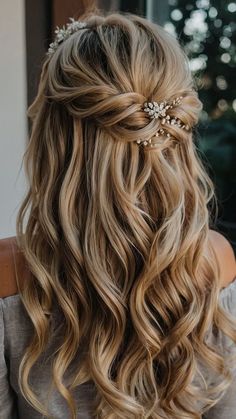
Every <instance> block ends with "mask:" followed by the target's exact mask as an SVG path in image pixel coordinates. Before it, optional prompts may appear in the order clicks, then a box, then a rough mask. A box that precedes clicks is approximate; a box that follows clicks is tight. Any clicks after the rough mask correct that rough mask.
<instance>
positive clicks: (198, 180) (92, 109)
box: [17, 13, 236, 419]
mask: <svg viewBox="0 0 236 419" xmlns="http://www.w3.org/2000/svg"><path fill="white" fill-rule="evenodd" d="M86 19H87V22H88V28H85V29H81V30H80V31H78V32H76V33H75V34H73V35H72V36H70V37H69V38H68V39H67V40H66V41H64V42H63V43H62V44H61V45H60V46H59V47H58V49H57V50H56V51H55V53H54V54H53V55H52V56H51V57H46V59H45V62H44V64H43V68H42V73H41V79H40V84H39V88H38V94H37V96H36V98H35V100H34V102H33V104H32V105H31V106H30V108H29V111H28V114H29V117H30V118H31V119H32V122H33V124H32V130H31V137H30V141H29V144H28V145H27V148H26V151H25V155H24V161H25V168H26V173H27V177H28V180H29V189H28V192H27V194H26V197H25V199H24V201H23V202H22V204H21V207H20V209H19V212H18V216H17V240H18V244H19V246H20V248H21V249H22V251H23V254H24V256H25V258H26V260H27V262H28V265H29V267H30V271H31V273H32V275H31V277H30V280H29V281H27V283H24V286H22V285H21V284H20V283H19V284H18V286H19V290H20V294H21V298H22V301H23V303H24V305H25V308H26V310H27V312H28V314H29V317H30V319H31V321H32V324H33V326H34V336H33V337H32V341H31V342H30V343H29V346H28V347H27V350H26V352H25V354H24V356H23V358H22V360H21V365H20V371H19V381H20V386H21V391H22V393H23V395H24V396H25V398H26V399H27V400H28V402H29V403H30V404H32V406H33V407H34V408H35V409H36V410H38V411H39V412H41V413H42V414H44V415H45V416H46V417H50V415H49V413H48V412H47V410H46V409H45V407H44V406H43V405H42V404H41V403H40V401H39V400H38V398H37V396H36V393H35V392H34V391H33V389H32V387H31V386H30V383H29V376H30V371H31V369H32V368H33V366H34V364H35V362H36V360H37V359H38V358H39V356H40V355H41V354H42V353H43V351H44V350H45V348H46V346H47V343H48V342H49V341H50V325H51V323H50V318H51V317H50V314H51V313H52V310H53V307H54V306H55V305H57V307H58V308H59V310H60V312H61V314H62V319H63V320H62V323H61V328H60V330H59V332H60V335H58V338H59V342H58V346H57V350H56V351H55V353H54V354H53V355H54V356H53V364H52V379H53V380H52V381H53V383H54V384H55V386H56V388H57V389H58V390H59V392H60V393H61V395H62V396H63V397H64V398H65V400H66V401H67V403H68V406H69V408H70V412H71V418H72V419H75V418H76V417H77V416H76V409H77V407H76V405H75V403H74V399H73V395H72V391H73V390H74V389H76V387H77V386H78V385H80V384H82V383H84V382H87V381H90V380H91V381H92V382H93V383H94V385H95V387H96V391H97V398H96V408H95V412H94V414H96V415H98V417H100V418H107V419H108V418H109V419H112V418H123V419H124V418H127V419H128V418H129V419H131V418H136V419H137V418H158V419H159V418H162V417H163V415H170V417H171V418H172V419H175V418H176V419H177V418H189V419H190V418H191V419H193V418H196V419H197V418H200V417H201V413H202V412H203V411H204V409H206V408H209V406H211V405H213V404H214V403H215V402H216V401H217V400H218V398H219V392H220V391H221V390H222V389H224V388H226V387H227V385H228V384H229V382H230V373H229V371H228V370H227V368H226V367H225V360H224V357H223V354H221V353H220V352H219V349H217V348H213V347H210V346H209V345H208V344H207V342H206V335H207V332H208V331H209V330H210V329H211V327H212V325H215V326H217V327H218V328H219V329H221V330H223V331H224V333H226V334H227V335H228V336H230V337H231V339H233V340H234V341H235V342H236V335H235V332H234V330H233V323H232V320H231V321H230V319H229V316H227V314H226V313H225V312H224V310H223V309H222V308H221V307H220V306H219V304H218V296H219V290H220V286H219V275H218V271H217V263H216V260H215V258H214V255H213V254H212V256H211V255H210V254H209V252H208V253H207V252H206V248H207V247H208V237H209V209H208V204H209V203H210V202H211V200H212V198H213V196H214V192H213V186H212V184H211V181H210V180H209V178H208V175H207V174H206V172H205V170H204V169H203V167H202V164H201V162H200V160H199V157H198V155H197V152H196V148H195V145H194V141H193V134H194V126H195V125H196V124H197V122H198V117H199V112H200V110H201V108H202V104H201V102H200V100H199V98H198V95H197V91H196V89H195V86H194V81H193V79H192V75H191V72H190V69H189V65H188V59H187V57H186V55H185V53H184V52H183V50H182V48H181V46H180V45H179V43H178V41H177V40H176V39H175V38H174V37H172V36H171V35H169V34H168V33H167V32H165V31H164V29H162V28H161V27H160V26H158V25H156V24H153V23H151V22H148V21H147V20H146V19H144V18H142V17H138V16H135V15H132V14H122V13H108V14H106V15H105V14H104V15H102V13H100V14H99V13H97V14H96V15H95V14H91V15H87V17H86ZM180 95H181V96H183V100H182V103H181V104H180V105H179V106H178V107H176V108H174V109H172V115H173V116H176V117H178V118H180V119H181V120H182V121H184V123H185V124H188V125H189V126H190V127H191V130H190V131H188V132H187V131H184V130H183V129H180V128H178V127H176V126H169V127H168V130H169V133H170V134H171V136H170V138H166V139H164V138H160V144H159V147H157V148H152V149H148V148H143V147H140V146H138V145H137V144H136V143H135V140H136V139H137V138H149V137H151V136H152V135H154V134H155V132H156V131H157V128H158V126H159V124H160V122H159V120H151V121H150V120H148V117H147V115H146V114H145V112H143V111H142V110H141V106H142V104H143V102H145V101H146V100H156V101H158V102H160V101H162V100H172V99H174V98H175V97H176V96H180ZM25 220H27V222H26V225H25V226H24V221H25ZM83 345H86V356H85V357H84V358H83V360H82V362H80V364H79V365H77V366H76V368H74V369H73V374H71V376H70V380H69V382H68V384H67V385H66V384H65V383H64V382H63V377H64V375H65V373H66V371H67V370H68V368H69V367H70V365H71V363H72V361H73V360H74V359H76V355H77V354H78V351H80V349H81V348H82V347H83ZM201 362H202V363H203V364H204V365H206V366H207V367H208V368H209V369H210V370H211V371H213V372H214V371H215V372H216V373H217V374H219V375H222V376H223V378H222V380H223V381H222V380H221V381H222V383H223V384H222V383H221V384H220V385H218V386H216V387H215V388H214V389H212V388H210V387H206V388H203V390H202V389H201V388H200V386H199V385H197V384H196V382H195V380H196V381H198V384H199V381H201V379H202V380H203V381H204V378H203V377H202V375H201V371H200V368H199V363H201ZM197 400H198V401H201V408H200V407H199V405H197Z"/></svg>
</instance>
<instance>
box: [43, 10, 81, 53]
mask: <svg viewBox="0 0 236 419" xmlns="http://www.w3.org/2000/svg"><path fill="white" fill-rule="evenodd" d="M69 19H70V21H71V22H70V23H67V24H66V27H65V26H63V27H62V28H59V27H58V26H57V28H56V30H55V34H56V37H55V40H54V42H51V44H50V45H49V48H48V55H51V54H53V53H54V52H55V51H56V49H57V48H58V45H60V44H61V43H62V42H63V41H65V39H67V38H69V36H70V35H72V34H73V33H75V32H77V31H78V30H80V29H83V28H86V26H87V23H86V22H82V21H79V20H75V19H74V18H73V17H70V18H69Z"/></svg>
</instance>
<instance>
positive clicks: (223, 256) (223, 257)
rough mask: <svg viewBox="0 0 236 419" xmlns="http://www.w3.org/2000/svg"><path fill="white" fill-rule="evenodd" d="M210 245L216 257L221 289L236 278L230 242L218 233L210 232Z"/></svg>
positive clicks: (235, 266)
mask: <svg viewBox="0 0 236 419" xmlns="http://www.w3.org/2000/svg"><path fill="white" fill-rule="evenodd" d="M209 240H210V245H211V247H212V248H213V250H214V252H215V255H216V257H217V260H218V263H219V268H220V274H221V279H222V285H223V287H226V286H227V285H228V284H229V283H230V282H232V281H233V280H234V279H235V278H236V260H235V255H234V251H233V248H232V246H231V244H230V242H229V241H228V240H227V239H226V238H225V237H224V236H223V235H222V234H220V233H218V232H217V231H214V230H210V234H209Z"/></svg>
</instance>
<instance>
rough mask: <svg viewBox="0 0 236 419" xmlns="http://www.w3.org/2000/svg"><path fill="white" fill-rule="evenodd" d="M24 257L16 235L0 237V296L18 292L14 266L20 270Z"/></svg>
mask: <svg viewBox="0 0 236 419" xmlns="http://www.w3.org/2000/svg"><path fill="white" fill-rule="evenodd" d="M23 266H24V259H23V255H22V252H21V251H20V249H19V248H18V246H17V241H16V237H15V236H12V237H7V238H4V239H0V298H4V297H8V296H10V295H14V294H17V293H18V287H17V282H16V268H17V269H19V270H22V268H23Z"/></svg>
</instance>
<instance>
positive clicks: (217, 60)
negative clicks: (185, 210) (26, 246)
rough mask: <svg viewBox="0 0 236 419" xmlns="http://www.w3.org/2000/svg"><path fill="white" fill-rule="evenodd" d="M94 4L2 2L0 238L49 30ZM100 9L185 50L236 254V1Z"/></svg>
mask: <svg viewBox="0 0 236 419" xmlns="http://www.w3.org/2000/svg"><path fill="white" fill-rule="evenodd" d="M85 3H86V6H88V5H89V4H92V3H93V2H92V1H85V2H83V1H78V0H35V1H32V0H25V1H23V0H11V1H9V0H1V3H0V41H1V45H3V53H2V54H1V58H0V72H1V77H0V91H1V95H0V141H1V151H0V175H1V176H0V193H1V198H2V199H1V206H0V237H7V236H11V235H15V217H16V213H17V209H18V207H19V203H20V200H21V198H22V197H23V193H24V190H25V180H24V173H23V169H22V168H21V159H22V157H23V151H24V148H25V145H26V144H27V135H28V134H27V133H28V121H27V120H26V108H27V106H28V105H29V104H30V103H31V102H32V100H33V98H34V96H35V94H36V89H37V84H38V79H39V73H40V69H41V63H42V59H43V56H44V54H45V52H46V51H47V48H48V45H49V43H50V42H51V41H52V39H53V31H54V29H55V27H56V26H57V25H58V26H62V25H63V24H65V23H67V22H68V18H69V17H71V16H73V17H75V18H79V16H80V15H81V14H82V13H83V11H84V7H85ZM97 5H98V7H100V8H102V9H105V10H122V11H129V12H133V13H137V14H140V15H142V16H146V17H147V18H148V19H150V20H152V21H154V22H157V23H159V24H161V25H163V26H164V28H165V29H166V30H167V31H170V32H171V33H172V34H173V35H174V36H176V37H177V38H178V39H179V41H180V42H181V44H182V45H183V47H184V49H185V51H186V52H187V54H188V56H189V59H190V65H191V69H192V71H193V74H194V76H195V79H196V83H197V86H198V89H199V96H200V99H201V100H202V101H203V111H202V114H201V118H200V123H199V127H198V139H197V146H198V148H199V153H200V154H201V155H202V158H203V159H204V161H205V165H206V166H207V168H208V171H209V173H210V176H211V177H212V179H213V181H214V183H215V185H216V192H217V197H218V204H219V214H218V219H217V223H216V225H215V227H216V228H217V229H218V230H219V231H221V232H222V233H223V234H224V235H225V236H226V237H227V238H228V239H229V240H230V241H231V243H232V245H233V247H234V249H235V250H236V217H235V214H236V192H235V190H236V189H235V185H236V82H235V67H236V44H235V40H236V4H235V2H232V1H230V0H229V1H227V0H226V1H223V0H195V1H190V0H189V1H188V0H139V1H137V0H136V1H133V0H125V1H122V0H113V1H106V0H99V1H98V2H97Z"/></svg>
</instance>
